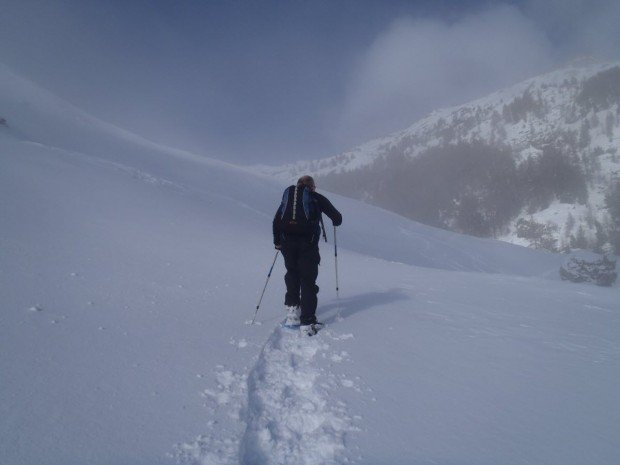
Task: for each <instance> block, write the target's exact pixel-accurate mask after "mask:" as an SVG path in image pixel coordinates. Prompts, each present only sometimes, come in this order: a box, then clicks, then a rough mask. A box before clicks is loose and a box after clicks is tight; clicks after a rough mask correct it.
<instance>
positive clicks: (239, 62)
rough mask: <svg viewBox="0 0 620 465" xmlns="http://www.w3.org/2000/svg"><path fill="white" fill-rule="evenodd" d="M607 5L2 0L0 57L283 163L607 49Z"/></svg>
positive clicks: (131, 125)
mask: <svg viewBox="0 0 620 465" xmlns="http://www.w3.org/2000/svg"><path fill="white" fill-rule="evenodd" d="M619 5H620V4H619V3H618V2H617V1H615V0H570V1H563V0H504V1H497V0H466V1H462V0H458V1H457V0H442V1H436V0H414V1H411V0H390V1H380V2H379V1H375V0H343V1H338V2H301V1H290V2H288V1H287V2H283V1H276V0H265V1H261V2H249V1H242V0H232V1H209V2H204V1H186V2H182V4H172V3H170V2H167V1H164V0H148V1H147V0H134V1H131V2H126V1H118V0H113V1H110V0H90V1H88V2H83V1H79V0H53V1H39V0H3V1H2V2H0V62H2V63H4V64H6V65H7V66H9V67H11V68H12V69H13V70H14V71H15V72H16V73H18V74H19V75H21V76H24V77H27V78H29V79H31V80H32V81H34V82H36V83H37V84H38V85H40V86H42V87H44V88H47V89H48V90H50V91H51V92H53V93H54V94H55V95H58V96H59V97H62V98H64V99H65V100H68V101H70V102H71V103H73V104H75V105H77V106H78V107H80V108H82V109H84V110H85V111H87V112H88V113H89V114H91V115H93V116H96V117H99V118H102V119H104V120H105V121H109V122H111V123H114V124H117V125H118V126H120V127H122V128H124V129H126V130H131V131H133V132H134V133H137V134H140V135H142V136H144V137H147V138H149V139H150V140H153V141H155V142H159V143H163V144H167V145H171V146H174V147H178V148H183V149H187V150H192V151H195V152H198V153H202V154H205V155H207V156H211V157H215V158H218V159H226V160H228V161H231V162H236V163H246V164H256V163H268V164H283V163H289V162H294V161H298V160H310V159H316V158H323V157H325V156H330V155H333V154H336V153H340V152H343V151H345V150H348V149H350V148H351V147H355V146H356V145H359V144H361V143H363V142H365V141H367V140H369V139H371V138H375V137H380V136H382V135H384V134H388V133H391V132H393V131H396V130H400V129H402V128H405V127H407V126H408V125H410V124H411V123H412V122H414V121H416V120H418V119H419V118H422V117H424V116H425V115H427V114H428V113H430V112H431V111H433V110H436V109H438V108H443V107H447V106H454V105H460V104H463V103H465V102H467V101H471V100H473V99H476V98H480V97H483V96H484V95H487V94H488V93H490V92H493V91H495V90H498V89H501V88H504V87H506V86H510V85H513V84H515V83H517V82H519V81H521V80H523V79H526V78H529V77H532V76H535V75H539V74H542V73H544V72H548V71H549V70H551V69H553V68H554V67H555V66H557V65H558V64H562V63H566V62H567V61H569V60H572V59H573V58H575V57H579V56H588V55H593V56H596V57H598V58H602V59H618V58H620V56H618V50H620V34H619V33H618V28H617V24H618V23H620V6H619ZM0 111H1V109H0Z"/></svg>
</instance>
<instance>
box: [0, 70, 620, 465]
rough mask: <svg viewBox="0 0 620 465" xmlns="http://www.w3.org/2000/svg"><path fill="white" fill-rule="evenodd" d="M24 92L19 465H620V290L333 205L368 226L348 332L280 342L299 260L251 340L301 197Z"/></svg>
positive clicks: (349, 243) (11, 416)
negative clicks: (273, 233) (577, 281)
mask: <svg viewBox="0 0 620 465" xmlns="http://www.w3.org/2000/svg"><path fill="white" fill-rule="evenodd" d="M5 78H6V75H5V74H3V75H2V79H0V82H4V81H5ZM7 79H8V78H7ZM10 79H13V81H12V84H11V87H10V89H11V92H10V94H11V95H10V96H7V95H6V91H5V90H4V89H2V90H0V100H1V101H3V102H7V101H12V102H14V103H13V105H14V106H12V107H11V110H10V111H9V112H6V113H5V112H4V110H3V114H2V116H3V117H4V118H6V119H7V122H8V127H0V218H2V221H1V222H0V304H1V305H0V311H1V313H0V321H1V324H0V373H2V378H1V382H0V462H2V463H11V464H18V465H19V464H35V463H46V464H63V465H67V464H69V465H70V464H84V463H89V464H110V463H115V464H116V463H123V464H125V463H128V464H141V463H144V464H156V463H162V464H164V463H175V462H178V463H196V464H216V463H229V464H233V463H244V464H251V463H261V464H263V463H274V464H275V463H290V464H319V463H331V464H334V463H368V464H371V463H372V464H375V463H438V462H439V463H455V462H456V463H528V462H530V463H531V462H534V463H563V464H571V463H574V464H577V463H584V462H590V463H614V462H616V461H617V460H618V459H619V458H620V457H619V456H618V452H617V447H616V445H617V443H618V436H619V430H618V426H617V425H618V424H619V420H620V411H619V409H618V403H617V402H616V394H615V387H616V384H617V382H618V374H617V373H618V371H617V370H616V369H615V368H616V367H617V365H618V355H619V354H620V348H619V346H618V344H617V342H616V341H617V337H618V333H619V330H620V316H619V311H620V310H619V308H618V304H617V302H618V299H617V297H618V288H617V287H616V288H612V289H601V288H597V287H594V286H586V285H583V286H582V285H569V284H566V283H563V282H561V281H559V280H558V279H557V277H556V276H557V266H558V264H559V258H558V257H557V256H554V255H551V254H546V253H540V252H535V251H531V250H528V249H524V248H520V247H516V246H512V245H509V244H505V243H500V242H495V241H490V240H479V239H474V238H470V237H464V236H458V235H456V234H452V233H449V232H446V231H441V230H436V229H433V228H429V227H425V226H421V225H419V224H416V223H414V222H411V221H409V220H406V219H404V218H402V217H399V216H397V215H394V214H392V213H389V212H385V211H382V210H380V209H377V208H374V207H370V206H367V205H364V204H361V203H359V202H355V201H352V200H348V199H344V198H341V197H338V196H335V195H330V194H328V196H329V197H330V199H331V200H332V201H333V203H334V204H335V205H336V206H337V207H338V208H339V209H340V210H341V211H342V213H343V215H344V218H345V222H344V225H343V226H342V228H339V231H338V233H339V236H338V244H339V254H338V258H339V275H340V289H341V290H340V299H337V298H336V293H335V289H334V288H335V284H334V283H335V273H334V266H333V257H332V256H331V254H332V249H331V246H332V244H331V243H330V244H323V245H322V255H323V262H322V266H321V273H320V278H319V283H318V284H319V286H320V287H321V292H320V294H319V299H320V304H319V310H318V314H319V317H320V318H321V319H323V320H324V321H326V322H327V324H328V326H327V328H326V329H325V330H324V331H323V332H321V333H320V334H319V335H318V336H316V337H315V338H311V339H302V338H300V337H299V335H298V334H297V333H293V332H286V331H283V330H281V329H279V326H278V322H279V321H280V320H281V318H282V317H283V312H282V309H281V305H282V299H283V282H282V273H283V269H282V262H281V258H278V259H277V260H278V261H277V262H276V267H275V272H274V274H273V276H272V279H271V281H270V283H269V286H268V288H267V292H266V295H265V299H264V301H263V304H262V307H261V309H260V311H259V313H258V318H257V321H258V324H256V325H248V324H246V322H247V321H248V320H250V319H251V318H252V315H253V313H254V310H255V305H256V302H257V300H258V296H259V293H260V291H261V289H262V287H263V285H264V283H265V278H266V274H267V271H268V269H269V266H270V264H271V262H272V260H273V259H274V253H275V252H274V250H273V248H272V246H271V237H270V223H271V218H272V215H273V212H274V210H275V208H276V206H277V205H276V204H277V202H278V199H279V197H280V193H281V189H282V187H283V186H284V185H285V184H281V183H278V182H274V181H272V180H270V179H268V178H262V177H258V176H255V175H253V174H252V173H250V172H248V171H246V170H243V169H240V168H236V167H234V166H231V165H227V164H225V163H221V162H217V161H214V160H210V159H206V158H202V157H198V156H194V155H191V154H186V153H184V152H182V153H180V152H178V151H176V150H171V149H168V148H165V147H160V146H155V145H153V144H151V143H148V142H146V141H143V140H141V139H139V138H137V137H135V136H131V135H129V134H127V133H125V132H123V131H120V130H118V129H116V128H113V127H111V126H109V125H107V124H105V123H101V122H99V121H97V120H96V119H94V118H90V117H86V116H84V114H83V113H81V112H80V111H79V110H77V109H74V108H72V107H70V106H68V105H67V104H65V103H63V102H62V101H59V100H56V99H55V98H54V97H52V96H50V95H49V94H47V93H44V92H43V91H40V89H38V88H36V87H33V86H32V84H28V83H26V82H24V81H22V80H20V79H19V78H17V77H16V76H14V75H11V76H10ZM19 102H22V104H20V103H19ZM6 108H8V106H7V107H6ZM80 115H81V116H80ZM78 116H79V117H78ZM72 121H86V123H84V125H81V123H80V124H75V125H74V126H72ZM72 128H73V130H71V129H72ZM89 140H90V141H92V145H91V144H89ZM106 147H108V148H106ZM112 148H113V149H112ZM481 271H482V272H481ZM175 444H176V445H175Z"/></svg>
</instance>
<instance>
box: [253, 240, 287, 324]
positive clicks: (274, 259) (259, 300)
mask: <svg viewBox="0 0 620 465" xmlns="http://www.w3.org/2000/svg"><path fill="white" fill-rule="evenodd" d="M279 253H280V251H279V250H278V251H276V256H275V257H273V263H272V264H271V268H270V269H269V273H268V274H267V281H265V287H263V292H262V294H261V295H260V299H258V305H256V311H255V312H254V318H252V323H251V324H254V321H255V320H256V315H257V314H258V308H259V307H260V303H261V302H262V301H263V296H264V295H265V289H267V284H268V283H269V278H271V272H272V271H273V267H274V266H275V264H276V260H277V259H278V254H279Z"/></svg>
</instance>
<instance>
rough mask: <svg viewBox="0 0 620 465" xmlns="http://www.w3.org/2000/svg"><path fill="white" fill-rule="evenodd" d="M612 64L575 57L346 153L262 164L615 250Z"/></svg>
mask: <svg viewBox="0 0 620 465" xmlns="http://www.w3.org/2000/svg"><path fill="white" fill-rule="evenodd" d="M619 126H620V64H619V63H605V64H601V63H586V62H581V63H574V64H572V65H571V66H568V67H566V68H563V69H560V70H557V71H554V72H551V73H549V74H546V75H543V76H539V77H536V78H533V79H529V80H527V81H525V82H522V83H520V84H518V85H515V86H513V87H511V88H508V89H505V90H501V91H499V92H496V93H494V94H492V95H489V96H487V97H485V98H482V99H479V100H476V101H474V102H471V103H468V104H465V105H461V106H458V107H455V108H449V109H444V110H440V111H436V112H434V113H433V114H431V115H429V116H428V117H426V118H424V119H422V120H421V121H418V122H417V123H415V124H414V125H412V126H411V127H409V128H407V129H405V130H403V131H400V132H398V133H395V134H392V135H390V136H387V137H384V138H381V139H377V140H374V141H371V142H369V143H367V144H364V145H362V146H360V147H358V148H356V149H354V150H352V151H350V152H346V153H343V154H341V155H338V156H335V157H331V158H326V159H323V160H317V161H312V162H305V163H297V164H294V165H289V166H284V167H277V168H273V167H272V168H269V167H261V168H260V169H261V171H263V172H270V173H272V174H276V175H279V176H283V177H286V178H294V177H295V176H296V175H298V174H299V173H314V174H315V175H316V176H317V177H318V181H319V182H320V183H321V184H322V185H323V186H325V187H326V188H328V189H330V190H333V191H334V192H339V193H342V194H344V195H348V196H351V197H354V198H359V199H362V200H364V201H367V202H369V203H372V204H375V205H379V206H382V207H384V208H388V209H391V210H393V211H396V212H398V213H400V214H403V215H405V216H407V217H409V218H412V219H416V220H419V221H422V222H424V223H426V224H430V225H434V226H438V227H442V228H446V229H450V230H453V231H458V232H463V233H467V234H472V235H476V236H482V237H496V238H499V239H501V240H505V241H508V242H513V243H517V244H521V245H526V246H532V247H536V248H547V249H550V250H568V249H570V248H594V249H597V250H602V249H603V248H604V247H605V246H606V247H607V248H611V246H614V245H615V246H616V247H617V248H618V249H619V250H620V229H618V228H620V212H619V211H618V208H613V207H611V208H610V204H611V205H615V204H616V203H620V155H619V154H618V148H620V136H619V133H620V132H619Z"/></svg>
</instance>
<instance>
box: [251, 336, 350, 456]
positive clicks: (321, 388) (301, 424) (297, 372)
mask: <svg viewBox="0 0 620 465" xmlns="http://www.w3.org/2000/svg"><path fill="white" fill-rule="evenodd" d="M322 336H328V335H327V334H324V332H323V331H322V332H321V333H320V335H317V336H314V337H312V338H310V337H300V335H299V334H294V333H292V332H291V331H290V330H285V329H282V328H276V330H275V331H274V332H273V334H272V335H271V337H270V338H269V340H268V341H267V343H266V344H265V346H264V347H263V349H262V352H261V354H260V356H259V359H258V361H257V363H256V365H255V367H254V368H253V370H252V371H251V372H250V374H249V376H248V390H247V392H248V403H247V410H246V412H245V416H246V424H247V427H246V431H245V434H244V436H243V438H242V440H241V447H240V462H241V463H242V464H243V465H254V464H256V465H258V464H290V465H295V464H303V465H311V464H312V465H314V464H335V463H341V460H340V459H342V458H343V453H344V451H345V436H346V434H347V433H348V432H350V431H354V430H356V429H357V428H356V427H355V426H354V425H353V420H352V419H351V418H350V417H349V416H348V415H347V412H346V404H344V402H341V401H335V400H333V399H334V398H333V395H332V394H331V393H333V390H334V389H335V388H337V387H338V386H339V384H340V383H339V380H338V378H337V376H336V375H335V374H333V373H331V372H329V371H328V370H325V369H321V368H319V366H318V365H319V364H317V363H316V361H317V360H319V359H321V358H327V356H328V354H327V353H326V352H327V351H328V349H329V344H327V343H326V342H325V337H322Z"/></svg>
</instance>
